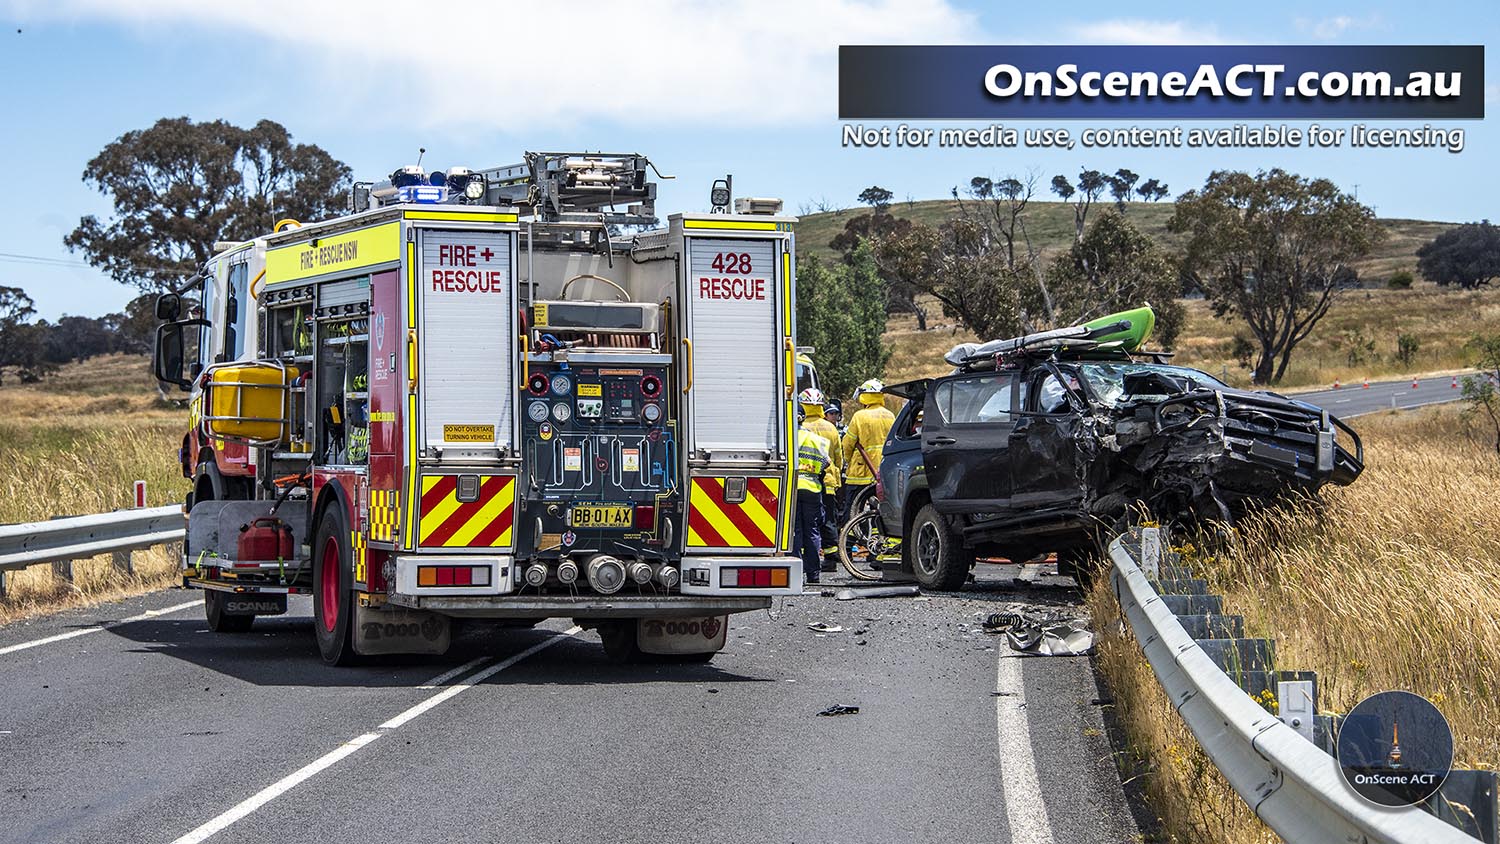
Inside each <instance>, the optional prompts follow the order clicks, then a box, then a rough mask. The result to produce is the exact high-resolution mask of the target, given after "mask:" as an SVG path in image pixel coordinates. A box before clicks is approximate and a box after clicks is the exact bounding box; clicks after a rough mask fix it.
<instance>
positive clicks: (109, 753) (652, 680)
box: [0, 565, 1139, 844]
mask: <svg viewBox="0 0 1500 844" xmlns="http://www.w3.org/2000/svg"><path fill="white" fill-rule="evenodd" d="M1016 574H1017V569H1016V568H1015V567H1014V566H992V565H983V566H981V567H980V578H981V580H980V582H979V583H978V584H975V585H971V586H970V587H969V588H968V589H966V590H965V591H964V592H962V593H957V594H947V595H932V596H930V597H928V598H927V599H926V600H913V599H911V598H898V599H884V600H861V601H847V602H838V601H835V600H833V599H832V598H831V597H824V596H820V595H812V594H809V595H805V596H801V597H797V598H787V599H782V600H781V601H780V602H779V605H778V606H776V607H774V608H773V609H772V610H771V611H769V612H756V613H748V614H744V615H739V616H735V617H734V618H733V619H732V621H731V631H730V639H729V645H728V648H727V649H726V651H725V652H723V653H721V654H719V656H718V657H717V658H716V659H715V660H714V661H713V663H711V664H710V665H708V666H619V665H614V664H612V663H610V662H607V661H606V660H605V657H604V654H603V651H602V649H601V648H600V647H599V645H598V640H597V638H596V637H595V636H594V635H593V634H592V633H579V632H577V631H576V630H572V629H570V627H569V625H568V623H567V622H565V621H554V622H548V623H546V624H544V625H543V626H541V627H538V628H536V629H531V630H514V629H509V630H507V629H499V628H495V627H490V626H483V627H472V628H470V629H469V630H467V631H466V632H465V633H464V634H463V635H462V636H461V637H460V638H459V639H458V640H457V641H456V642H455V645H454V648H453V650H452V652H450V654H449V655H448V656H446V657H444V658H442V659H440V660H432V659H427V658H423V659H405V660H399V661H395V662H387V663H384V664H380V665H375V666H367V667H358V668H352V669H332V668H326V667H324V666H323V665H322V664H321V663H320V662H319V661H318V658H317V652H316V647H315V645H314V643H313V636H312V630H311V623H312V622H311V618H310V606H309V605H308V604H307V603H306V602H303V603H301V604H296V603H294V605H293V614H291V615H288V616H285V617H281V618H275V619H266V618H261V619H257V621H256V626H255V629H254V631H253V632H251V633H249V634H239V635H234V634H219V635H216V634H213V633H211V632H209V631H208V629H207V627H206V625H205V623H204V621H203V619H202V610H201V598H200V597H199V595H198V593H195V592H183V591H180V590H169V591H165V592H158V593H153V594H151V595H147V596H145V597H143V598H138V599H133V600H130V601H124V602H118V603H113V604H107V605H103V606H100V607H97V608H94V609H93V610H90V611H80V612H71V613H65V614H61V615H57V616H52V617H48V618H45V619H41V620H37V621H33V622H29V623H25V624H15V625H11V626H9V627H5V628H0V672H3V675H4V677H5V682H4V683H3V686H0V800H3V801H4V814H5V821H4V823H0V842H75V841H76V842H98V841H130V842H135V841H143V842H149V841H159V842H182V844H186V842H195V841H204V840H209V841H213V842H255V844H261V842H266V841H277V842H304V841H305V842H323V843H324V844H336V842H355V841H358V842H365V841H380V842H403V841H413V842H415V841H422V842H430V841H528V842H531V841H559V842H590V841H664V840H678V839H680V840H685V841H714V842H764V841H786V842H812V843H813V844H835V843H836V842H880V841H902V842H906V841H943V842H954V843H955V844H957V842H982V841H989V842H1002V844H1004V843H1005V842H1015V843H1016V844H1020V842H1059V844H1061V842H1091V843H1093V842H1105V844H1108V843H1109V842H1129V841H1134V840H1139V839H1138V837H1137V836H1138V832H1137V826H1136V821H1135V820H1134V818H1133V815H1132V811H1133V806H1132V804H1130V803H1129V802H1127V800H1126V798H1125V795H1124V793H1123V789H1122V786H1121V783H1120V777H1119V775H1118V774H1117V772H1116V768H1115V764H1114V752H1113V750H1112V746H1111V741H1110V737H1109V733H1108V730H1107V728H1106V726H1105V723H1104V717H1103V716H1104V713H1105V712H1106V711H1107V708H1108V703H1109V702H1108V701H1107V700H1103V699H1102V698H1103V697H1104V694H1105V693H1104V692H1103V691H1101V689H1100V687H1099V685H1098V683H1097V681H1096V677H1095V675H1094V673H1093V669H1092V665H1091V663H1090V661H1089V659H1088V658H1086V657H1033V658H1020V657H1016V656H1013V655H1011V654H1010V653H1009V650H1008V648H1007V647H1006V646H1005V644H1004V642H1003V641H1001V640H999V639H997V638H996V637H992V636H988V635H986V634H984V633H983V632H982V631H980V630H979V624H980V621H981V620H982V618H983V617H984V616H985V615H987V614H988V613H990V612H994V611H998V610H1003V609H1007V608H1008V606H1007V605H1009V604H1012V603H1018V604H1022V605H1024V606H1027V607H1038V606H1044V607H1062V608H1065V609H1066V608H1075V603H1076V600H1077V592H1076V591H1075V590H1074V589H1072V588H1071V587H1070V585H1069V584H1070V581H1066V580H1062V579H1059V578H1056V577H1046V576H1044V577H1041V578H1040V579H1038V580H1037V581H1036V582H1035V583H1033V584H1019V583H1016V582H1013V580H1012V578H1014V576H1015V575H1016ZM189 602H190V603H189ZM185 604H187V606H184V605H185ZM161 610H167V611H166V612H159V611H161ZM148 613H149V614H148ZM120 620H126V621H125V622H124V623H119V622H120ZM813 621H824V622H828V623H830V624H838V625H841V626H842V627H843V628H844V632H841V633H828V634H819V633H815V632H813V631H811V630H809V629H808V626H807V625H808V624H809V623H810V622H813ZM106 623H109V626H105V627H102V628H101V627H100V625H101V624H106ZM85 631H86V632H85ZM52 637H62V638H52ZM38 642H39V643H38ZM997 692H998V693H999V694H997ZM834 704H844V705H852V706H858V707H860V712H859V713H858V714H856V715H843V716H838V717H819V716H817V715H816V713H817V712H818V711H820V710H822V709H825V708H826V707H829V706H831V705H834ZM1134 809H1135V811H1136V812H1139V809H1138V807H1134Z"/></svg>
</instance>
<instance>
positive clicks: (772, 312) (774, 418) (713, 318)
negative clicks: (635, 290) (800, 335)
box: [686, 236, 791, 463]
mask: <svg viewBox="0 0 1500 844" xmlns="http://www.w3.org/2000/svg"><path fill="white" fill-rule="evenodd" d="M687 243H688V266H689V268H690V269H689V277H688V280H687V282H688V290H687V297H686V298H687V305H688V307H687V333H686V336H687V337H688V338H689V340H690V342H691V343H692V352H691V355H692V373H691V375H692V385H691V388H690V389H689V391H688V406H689V418H690V419H691V423H690V425H691V430H690V431H689V437H688V441H687V447H688V450H689V451H690V452H696V453H697V456H698V457H700V458H704V459H708V460H709V461H710V462H713V463H719V462H725V461H730V462H747V461H748V462H760V461H765V462H772V461H776V460H778V459H780V458H781V457H782V456H784V455H785V453H786V451H785V443H784V442H783V428H784V427H785V424H784V420H783V419H782V414H783V413H784V412H785V408H786V403H785V402H786V400H785V397H784V396H783V392H784V388H785V381H786V378H787V375H786V369H787V366H788V364H787V356H788V354H789V353H788V351H787V350H786V348H785V346H786V342H787V340H786V338H787V337H788V336H789V335H790V333H791V332H790V329H789V327H788V326H787V325H784V323H786V322H787V320H788V319H789V317H788V316H787V315H785V314H784V313H783V308H784V302H785V299H784V297H785V291H783V289H782V286H783V285H782V282H783V279H782V273H781V272H780V270H779V264H780V259H781V252H782V251H783V250H782V249H781V248H780V244H781V241H780V239H771V238H730V237H694V236H690V237H689V238H688V239H687Z"/></svg>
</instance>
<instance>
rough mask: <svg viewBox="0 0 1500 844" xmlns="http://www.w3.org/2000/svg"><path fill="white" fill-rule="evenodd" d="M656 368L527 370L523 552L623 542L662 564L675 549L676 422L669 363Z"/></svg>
mask: <svg viewBox="0 0 1500 844" xmlns="http://www.w3.org/2000/svg"><path fill="white" fill-rule="evenodd" d="M622 357H623V356H622ZM656 357H657V361H659V360H660V358H659V356H656ZM657 361H652V362H649V363H647V362H631V361H630V359H629V358H625V359H624V360H622V361H620V362H611V363H610V364H608V365H600V364H587V365H582V364H576V363H575V364H567V363H561V362H550V361H533V362H532V363H531V364H530V371H529V373H528V375H527V379H526V387H525V389H523V390H521V391H520V395H519V396H518V401H519V403H520V406H521V413H522V423H521V444H522V448H523V449H524V451H523V463H524V467H525V468H524V472H525V475H526V477H525V484H524V488H523V489H524V492H523V497H522V502H521V511H522V512H521V515H522V521H519V522H518V524H519V525H522V526H525V528H526V529H524V530H522V531H520V532H519V533H518V536H517V538H518V541H519V546H520V547H518V549H517V550H518V552H520V553H522V554H526V553H539V554H541V555H542V556H549V555H550V554H551V553H556V554H563V553H581V552H585V551H601V552H611V553H617V552H619V551H620V550H621V548H620V546H621V545H622V544H623V545H625V546H628V547H629V548H631V549H633V550H635V551H637V552H638V553H639V554H641V555H644V556H658V555H662V554H664V552H665V550H666V548H667V546H669V545H673V544H676V543H675V542H673V541H672V537H673V535H674V533H676V531H675V528H676V527H678V526H680V524H681V517H680V501H681V498H682V494H681V490H680V489H679V483H678V481H677V476H678V473H679V470H678V466H677V463H678V457H679V456H678V453H677V419H676V416H675V409H674V408H673V406H672V402H671V401H670V400H669V395H668V387H667V366H666V363H665V362H657ZM538 520H539V521H540V524H541V529H540V531H538V530H537V529H536V527H535V525H536V524H537V523H538Z"/></svg>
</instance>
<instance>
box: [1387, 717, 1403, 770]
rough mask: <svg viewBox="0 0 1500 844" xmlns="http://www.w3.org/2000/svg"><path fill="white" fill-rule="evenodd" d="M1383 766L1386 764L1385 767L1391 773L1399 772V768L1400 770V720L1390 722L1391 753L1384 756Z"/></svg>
mask: <svg viewBox="0 0 1500 844" xmlns="http://www.w3.org/2000/svg"><path fill="white" fill-rule="evenodd" d="M1385 764H1386V767H1388V768H1390V769H1391V770H1393V771H1395V770H1400V768H1401V721H1400V719H1392V721H1391V752H1390V753H1387V754H1386V756H1385Z"/></svg>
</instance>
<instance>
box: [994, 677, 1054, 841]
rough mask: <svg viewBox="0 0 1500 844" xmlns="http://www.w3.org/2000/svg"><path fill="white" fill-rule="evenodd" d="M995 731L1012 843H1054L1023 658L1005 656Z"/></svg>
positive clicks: (998, 686)
mask: <svg viewBox="0 0 1500 844" xmlns="http://www.w3.org/2000/svg"><path fill="white" fill-rule="evenodd" d="M995 691H996V692H997V694H996V696H995V732H996V734H997V735H998V737H999V739H1000V788H1001V789H1002V790H1003V791H1004V792H1005V793H1004V795H1003V796H1004V798H1005V821H1006V824H1007V825H1008V826H1009V827H1010V844H1052V824H1051V822H1050V821H1048V820H1047V806H1046V804H1045V803H1043V802H1042V784H1041V781H1040V780H1038V779H1037V774H1036V757H1035V756H1034V755H1033V754H1032V752H1031V730H1030V729H1029V727H1028V726H1027V719H1026V686H1025V684H1024V683H1023V682H1022V681H1021V658H1020V657H1014V656H1001V657H1000V660H999V667H998V668H997V669H996V678H995Z"/></svg>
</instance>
